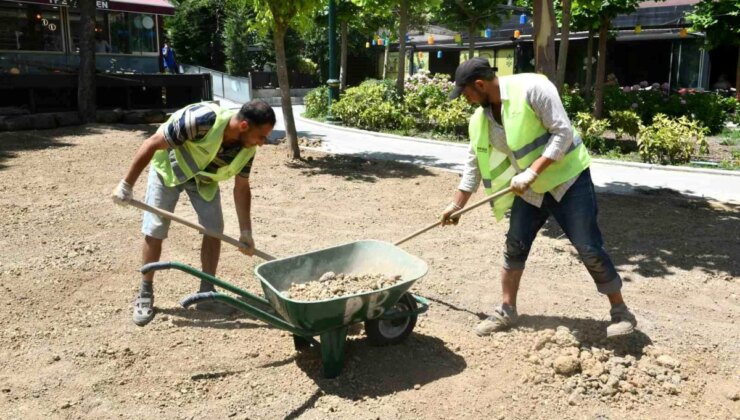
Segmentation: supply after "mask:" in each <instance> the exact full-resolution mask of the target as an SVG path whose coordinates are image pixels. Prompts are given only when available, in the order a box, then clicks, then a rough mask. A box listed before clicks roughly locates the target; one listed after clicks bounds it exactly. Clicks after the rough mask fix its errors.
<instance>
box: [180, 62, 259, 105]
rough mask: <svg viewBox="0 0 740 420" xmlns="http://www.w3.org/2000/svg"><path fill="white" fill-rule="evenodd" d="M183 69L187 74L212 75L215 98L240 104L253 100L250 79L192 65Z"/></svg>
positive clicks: (187, 65)
mask: <svg viewBox="0 0 740 420" xmlns="http://www.w3.org/2000/svg"><path fill="white" fill-rule="evenodd" d="M182 69H183V71H184V72H185V73H187V74H210V75H211V87H212V89H213V96H218V97H221V98H226V99H228V100H230V101H232V102H236V103H238V104H243V103H246V102H249V100H250V99H252V88H251V85H250V83H249V78H248V77H237V76H230V75H228V74H226V73H223V72H220V71H217V70H212V69H209V68H207V67H201V66H193V65H190V64H183V65H182Z"/></svg>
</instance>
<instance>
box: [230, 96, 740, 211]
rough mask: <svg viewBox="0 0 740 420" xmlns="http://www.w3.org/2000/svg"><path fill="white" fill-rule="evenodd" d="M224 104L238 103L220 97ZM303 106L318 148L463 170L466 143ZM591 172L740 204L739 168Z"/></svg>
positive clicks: (301, 122) (631, 185)
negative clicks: (347, 120)
mask: <svg viewBox="0 0 740 420" xmlns="http://www.w3.org/2000/svg"><path fill="white" fill-rule="evenodd" d="M222 104H224V105H226V106H230V107H238V105H237V104H233V103H229V102H228V101H223V100H222ZM303 110H304V108H303V106H294V107H293V113H294V115H295V119H296V129H297V130H298V132H299V135H300V136H309V137H318V138H320V139H321V140H322V145H321V150H323V151H326V152H329V153H336V154H342V155H354V156H361V157H366V158H374V159H385V160H395V161H399V162H408V163H413V164H418V165H425V166H431V167H435V168H440V169H444V170H449V171H453V172H458V173H459V172H461V170H462V167H463V163H464V162H465V160H466V157H467V145H466V144H454V143H447V142H439V141H432V140H423V139H416V138H411V137H400V136H392V135H386V134H381V133H374V132H367V131H362V130H356V129H350V128H345V127H337V126H331V125H329V124H323V123H317V122H315V121H311V120H307V119H305V118H302V117H300V115H301V113H303ZM275 113H276V114H277V116H278V123H277V125H276V127H275V132H274V134H273V137H274V138H280V137H283V136H284V134H285V131H284V125H283V113H282V110H281V109H280V108H279V107H275ZM591 175H592V177H593V181H594V184H595V185H596V187H597V190H599V191H607V192H614V193H621V194H630V193H635V192H637V191H640V190H642V191H644V190H655V189H670V190H674V191H677V192H680V193H681V194H684V195H687V196H691V197H701V198H709V199H714V200H718V201H722V202H733V203H739V204H740V171H735V172H729V171H720V170H712V169H695V168H683V167H670V166H669V167H666V166H658V165H647V164H642V163H630V162H617V161H609V160H603V159H596V160H594V162H593V163H592V165H591Z"/></svg>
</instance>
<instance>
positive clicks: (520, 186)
mask: <svg viewBox="0 0 740 420" xmlns="http://www.w3.org/2000/svg"><path fill="white" fill-rule="evenodd" d="M537 175H538V173H537V172H535V171H534V170H533V169H532V168H527V170H525V171H524V172H522V173H520V174H516V175H515V176H514V178H511V189H512V190H514V193H516V194H519V195H521V194H522V193H524V191H527V189H528V188H529V186H530V185H532V183H533V182H534V181H535V180H536V179H537Z"/></svg>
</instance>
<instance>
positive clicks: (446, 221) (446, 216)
mask: <svg viewBox="0 0 740 420" xmlns="http://www.w3.org/2000/svg"><path fill="white" fill-rule="evenodd" d="M460 209H462V207H460V206H458V205H457V204H455V203H450V204H448V205H447V207H445V209H444V210H443V211H442V226H447V225H457V224H458V222H460V216H457V217H454V218H452V219H451V218H450V215H451V214H452V213H454V212H456V211H458V210H460Z"/></svg>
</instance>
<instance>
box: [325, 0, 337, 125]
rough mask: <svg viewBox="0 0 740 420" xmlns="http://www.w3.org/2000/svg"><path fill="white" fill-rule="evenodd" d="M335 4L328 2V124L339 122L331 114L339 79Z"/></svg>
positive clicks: (332, 1) (334, 0)
mask: <svg viewBox="0 0 740 420" xmlns="http://www.w3.org/2000/svg"><path fill="white" fill-rule="evenodd" d="M336 29H337V3H336V0H329V80H327V81H326V84H327V85H329V95H328V96H329V100H328V102H329V103H328V105H329V112H328V113H327V115H326V119H327V120H328V121H330V122H337V121H339V120H338V119H337V118H335V117H334V115H332V113H331V104H332V102H334V101H336V100H337V99H339V77H338V75H337V30H336Z"/></svg>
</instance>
